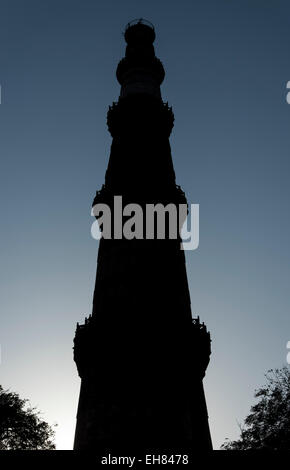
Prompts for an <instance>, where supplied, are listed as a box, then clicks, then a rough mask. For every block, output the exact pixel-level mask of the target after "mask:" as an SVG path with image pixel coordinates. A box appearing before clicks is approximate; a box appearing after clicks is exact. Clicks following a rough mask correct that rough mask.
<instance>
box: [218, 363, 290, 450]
mask: <svg viewBox="0 0 290 470" xmlns="http://www.w3.org/2000/svg"><path fill="white" fill-rule="evenodd" d="M265 377H266V379H267V383H266V385H265V386H263V387H261V388H260V389H258V390H256V392H255V397H256V398H258V399H259V401H258V403H257V404H255V405H254V406H252V407H251V410H250V414H249V415H248V416H247V417H246V419H245V421H244V425H243V426H241V435H240V438H239V439H238V440H237V441H229V440H228V439H227V440H226V442H225V443H224V444H223V445H222V447H221V448H222V449H224V450H251V449H253V450H254V449H255V450H256V449H259V450H290V369H289V367H287V366H284V367H282V368H281V369H270V370H269V371H268V372H267V373H266V374H265Z"/></svg>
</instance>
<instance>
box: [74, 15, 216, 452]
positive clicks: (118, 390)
mask: <svg viewBox="0 0 290 470" xmlns="http://www.w3.org/2000/svg"><path fill="white" fill-rule="evenodd" d="M124 36H125V40H126V43H127V46H126V54H125V57H124V58H123V59H122V60H121V61H120V62H119V64H118V67H117V72H116V75H117V79H118V81H119V83H120V85H121V91H120V97H119V100H118V102H116V103H113V105H112V106H110V107H109V111H108V115H107V124H108V129H109V131H110V133H111V135H112V138H113V140H112V146H111V153H110V159H109V163H108V168H107V172H106V176H105V184H104V185H103V186H102V188H101V190H100V191H97V194H96V197H95V199H94V202H93V205H94V206H95V205H97V204H101V203H102V204H106V205H107V206H108V207H109V208H111V211H112V214H113V212H114V207H115V206H114V201H115V198H116V196H119V197H120V196H122V204H123V206H125V205H128V204H133V203H134V204H139V206H140V207H141V208H144V212H145V206H146V205H148V204H154V205H156V204H162V205H164V206H167V205H168V204H175V205H176V206H177V207H179V204H186V198H185V195H184V193H183V191H182V190H181V188H180V187H179V186H177V185H176V181H175V172H174V168H173V163H172V157H171V149H170V144H169V136H170V133H171V130H172V127H173V121H174V116H173V113H172V110H171V108H170V107H169V106H168V104H167V103H164V102H163V101H162V97H161V92H160V85H161V83H162V82H163V79H164V75H165V73H164V68H163V65H162V63H161V62H160V60H159V59H158V58H157V57H156V56H155V51H154V47H153V42H154V39H155V31H154V28H153V26H152V25H151V23H149V22H146V21H144V20H138V21H133V22H131V23H129V24H128V25H127V27H126V30H125V34H124ZM112 218H113V217H112ZM127 219H128V217H127ZM125 220H126V218H125ZM112 225H114V223H112ZM145 225H146V224H145V223H144V226H145ZM112 228H113V229H115V228H116V227H112ZM101 229H103V227H101ZM114 233H115V232H114ZM154 233H155V232H154ZM166 235H167V236H165V238H163V239H160V238H157V237H156V236H154V237H151V239H148V238H145V237H142V238H141V237H138V236H136V237H135V238H132V239H128V238H126V237H124V235H122V233H121V235H120V234H118V235H117V236H115V237H114V236H112V237H111V238H106V237H105V236H104V237H102V238H101V240H100V243H99V253H98V266H97V275H96V283H95V291H94V300H93V310H92V315H90V316H89V318H86V320H85V323H84V324H83V325H77V330H76V336H75V340H74V344H75V346H74V359H75V362H76V364H77V368H78V372H79V375H80V377H81V390H80V397H79V405H78V412H77V425H76V433H75V443H74V448H75V449H88V450H90V449H95V450H96V449H102V448H103V447H104V446H106V445H108V444H109V445H114V444H118V445H120V444H121V443H123V442H124V443H127V444H136V445H138V446H139V445H140V446H143V447H146V446H155V447H156V448H158V447H161V446H164V445H166V446H167V447H169V446H174V448H176V447H177V446H178V445H186V446H189V447H190V448H192V449H193V450H210V449H211V448H212V444H211V437H210V431H209V425H208V415H207V408H206V402H205V396H204V391H203V383H202V381H203V377H204V375H205V371H206V368H207V365H208V362H209V356H210V336H209V333H208V332H207V330H206V327H205V325H204V324H201V323H200V322H199V318H197V319H192V315H191V306H190V295H189V289H188V283H187V275H186V266H185V256H184V251H183V250H182V249H181V238H180V236H177V237H176V238H175V239H172V238H171V237H169V236H168V223H166Z"/></svg>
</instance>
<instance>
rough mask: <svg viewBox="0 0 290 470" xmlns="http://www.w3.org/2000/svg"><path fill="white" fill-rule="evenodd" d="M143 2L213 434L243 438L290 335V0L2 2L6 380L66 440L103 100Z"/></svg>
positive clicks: (104, 148)
mask: <svg viewBox="0 0 290 470" xmlns="http://www.w3.org/2000/svg"><path fill="white" fill-rule="evenodd" d="M136 17H137V18H138V17H144V18H147V19H149V20H150V21H152V22H153V23H154V25H155V28H156V33H157V39H156V42H155V48H156V53H157V55H158V57H159V58H160V59H161V60H162V62H163V64H164V67H165V70H166V78H165V81H164V84H163V86H162V93H163V98H164V100H165V101H169V103H170V104H171V105H172V106H173V109H174V113H175V119H176V120H175V127H174V130H173V133H172V136H171V145H172V153H173V159H174V165H175V170H176V175H177V182H178V184H180V185H181V186H182V187H183V189H184V190H185V192H186V194H187V197H188V200H189V202H190V203H199V204H200V246H199V248H198V250H197V251H194V252H186V258H187V269H188V278H189V285H190V292H191V299H192V310H193V315H197V314H198V315H200V317H201V319H202V320H203V321H205V322H206V323H207V325H208V328H209V329H210V331H211V334H212V341H213V342H212V351H213V352H212V359H211V363H210V366H209V368H208V372H207V376H206V379H205V391H206V396H207V403H208V410H209V416H210V426H211V431H212V437H213V441H214V445H215V447H216V448H218V447H219V446H220V444H221V443H222V442H223V441H224V439H225V438H226V437H230V438H235V437H237V436H238V434H239V428H238V425H237V421H242V419H243V418H244V417H245V415H246V414H247V412H248V411H249V408H250V405H251V404H252V403H253V394H254V389H255V388H256V387H257V386H259V385H261V384H262V383H263V381H264V377H263V374H264V373H265V371H266V370H267V369H268V368H271V367H280V366H282V365H283V364H285V362H286V343H287V341H288V340H290V322H289V303H290V302H289V285H290V284H289V274H290V272H289V271H290V263H289V261H290V260H289V253H290V251H289V241H290V223H289V193H290V185H289V169H290V165H289V146H290V133H289V129H290V105H288V104H287V103H286V91H287V90H286V83H287V81H288V80H290V24H289V22H290V3H289V2H288V1H286V0H285V1H282V0H272V1H267V0H243V1H241V0H235V1H229V0H212V1H210V0H199V1H193V0H190V1H183V0H180V1H156V0H155V1H153V0H147V1H129V0H124V1H112V0H106V1H103V0H102V1H96V0H95V1H92V0H57V1H56V0H49V1H48V0H46V1H44V0H26V1H25V2H23V1H22V0H9V1H8V0H2V1H1V16H0V48H1V51H0V83H1V87H2V103H1V105H0V129H1V138H0V151H1V172H0V178H1V181H0V188H1V198H0V203H1V245H0V248H1V274H0V281H1V297H0V298H1V332H0V342H1V347H2V363H1V366H0V374H1V376H0V377H1V378H0V383H1V384H2V385H3V386H4V387H5V388H10V389H11V390H13V391H17V392H19V393H20V395H21V396H23V397H26V398H29V399H30V400H31V403H32V404H33V405H36V406H38V407H39V408H40V409H41V410H42V412H43V417H44V418H45V419H47V420H48V421H49V422H50V423H53V422H57V423H58V429H57V439H56V440H57V445H58V448H59V449H69V448H71V447H72V442H73V433H74V426H75V415H76V409H77V400H78V393H79V384H80V381H79V378H78V376H77V371H76V367H75V365H74V363H73V360H72V341H73V336H74V330H75V325H76V322H77V321H82V320H83V319H84V316H85V314H86V315H88V314H90V312H91V304H92V294H93V288H94V280H95V269H96V257H97V250H98V244H97V242H96V241H95V240H94V239H92V238H91V235H90V227H91V223H92V222H93V220H92V217H91V215H90V208H91V202H92V199H93V197H94V194H95V191H96V189H99V188H100V187H101V185H102V183H103V181H104V175H105V170H106V165H107V162H108V157H109V152H110V143H111V137H110V135H109V133H108V131H107V129H106V112H107V108H108V105H110V104H111V102H112V101H113V100H117V98H118V94H119V85H118V83H117V80H116V78H115V70H116V66H117V63H118V61H119V60H120V59H121V57H123V55H124V51H125V43H124V40H123V37H122V31H123V30H124V26H125V24H126V23H127V22H128V21H130V20H131V19H134V18H136ZM136 158H138V153H137V154H136ZM116 386H117V384H116Z"/></svg>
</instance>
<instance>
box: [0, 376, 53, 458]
mask: <svg viewBox="0 0 290 470" xmlns="http://www.w3.org/2000/svg"><path fill="white" fill-rule="evenodd" d="M39 415H40V412H39V411H37V409H36V408H32V407H30V406H29V401H28V400H27V399H21V398H20V397H19V395H18V394H17V393H13V392H10V391H9V390H4V389H3V387H2V386H1V385H0V450H52V449H55V445H54V443H53V438H54V430H53V428H52V427H51V426H49V424H48V423H46V422H45V421H43V420H42V419H41V418H40V417H39Z"/></svg>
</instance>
